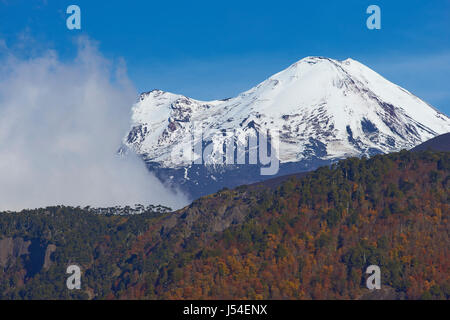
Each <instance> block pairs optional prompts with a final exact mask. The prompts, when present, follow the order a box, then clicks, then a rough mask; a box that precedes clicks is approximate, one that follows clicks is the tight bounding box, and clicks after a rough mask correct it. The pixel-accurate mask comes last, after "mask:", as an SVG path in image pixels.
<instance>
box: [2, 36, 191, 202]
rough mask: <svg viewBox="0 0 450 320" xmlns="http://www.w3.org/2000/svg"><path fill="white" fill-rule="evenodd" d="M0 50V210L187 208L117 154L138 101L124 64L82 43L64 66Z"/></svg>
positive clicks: (47, 56) (137, 164)
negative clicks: (140, 205)
mask: <svg viewBox="0 0 450 320" xmlns="http://www.w3.org/2000/svg"><path fill="white" fill-rule="evenodd" d="M0 44H1V45H0V152H1V154H0V210H19V209H23V208H35V207H43V206H48V205H59V204H63V205H72V206H77V205H80V206H85V205H90V206H113V205H133V204H135V203H141V204H163V205H168V206H170V207H172V208H180V207H182V206H183V205H185V204H187V199H186V197H185V196H183V195H181V194H176V193H173V192H172V191H169V190H168V189H166V188H165V187H164V186H163V185H162V184H161V183H160V182H159V181H158V180H157V179H156V178H155V177H154V176H153V175H151V174H150V173H149V172H148V171H147V170H146V168H145V165H144V163H143V161H141V160H140V159H138V158H137V157H136V156H133V155H132V152H129V153H128V155H127V156H125V157H120V156H118V155H117V153H116V152H117V150H118V149H119V147H120V143H121V141H122V139H123V137H124V134H125V133H126V132H127V130H128V129H129V125H130V124H129V119H130V109H131V106H132V104H133V103H134V102H135V99H136V91H135V90H134V88H133V86H132V85H131V83H130V81H129V80H128V78H127V76H126V70H125V68H124V66H123V64H121V63H119V64H114V63H113V62H111V61H109V60H107V59H105V58H104V57H103V56H102V55H101V54H100V53H99V51H98V49H97V48H96V46H95V44H93V43H92V42H91V41H89V40H87V39H82V38H80V39H79V41H78V53H77V55H76V57H75V59H73V60H71V61H69V62H64V61H61V59H60V58H59V57H58V56H57V54H56V53H55V52H52V51H47V52H45V53H42V54H40V55H39V56H38V57H33V58H19V57H17V56H15V55H14V53H13V52H12V50H9V49H8V48H7V47H6V45H5V44H4V43H0Z"/></svg>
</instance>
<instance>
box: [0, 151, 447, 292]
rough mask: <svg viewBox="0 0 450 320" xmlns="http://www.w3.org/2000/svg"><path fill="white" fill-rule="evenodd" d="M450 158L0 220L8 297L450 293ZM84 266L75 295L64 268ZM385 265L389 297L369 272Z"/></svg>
mask: <svg viewBox="0 0 450 320" xmlns="http://www.w3.org/2000/svg"><path fill="white" fill-rule="evenodd" d="M449 173H450V153H449V152H431V151H424V152H408V151H402V152H399V153H392V154H389V155H377V156H374V157H372V158H370V159H366V158H362V159H359V158H349V159H346V160H342V161H340V162H339V163H336V164H334V165H332V166H330V167H322V168H319V169H318V170H316V171H314V172H310V173H308V174H307V175H305V176H304V177H301V178H290V179H287V180H285V181H284V182H282V183H280V184H278V185H276V186H275V187H273V186H271V187H266V186H264V185H251V186H241V187H238V188H236V189H233V190H225V189H224V190H222V191H220V192H217V193H215V194H212V195H209V196H205V197H202V198H200V199H198V200H196V201H194V202H193V203H192V204H191V205H189V206H188V207H186V208H183V209H181V210H178V211H175V212H171V211H170V210H169V209H168V208H165V207H161V206H148V207H143V206H136V207H135V208H129V207H126V208H104V209H99V208H79V207H78V208H73V207H64V206H55V207H48V208H42V209H36V210H23V211H21V212H2V213H0V270H1V271H0V298H1V299H372V298H374V299H449V298H450V278H449V277H450V276H449V274H450V273H449V271H450V270H449V268H450V259H449V257H450V252H449V250H450V240H449V212H450V210H449V206H450V193H449V189H450V188H449V187H450V175H449ZM71 264H76V265H79V266H80V268H81V270H82V278H81V289H80V290H68V289H67V287H66V279H67V277H68V276H69V275H67V274H66V268H67V266H68V265H71ZM372 264H375V265H378V266H380V268H381V272H382V277H381V281H382V290H379V292H376V293H375V292H370V291H369V290H368V289H367V288H366V286H365V280H366V277H367V276H366V274H365V270H366V268H367V267H368V266H369V265H372Z"/></svg>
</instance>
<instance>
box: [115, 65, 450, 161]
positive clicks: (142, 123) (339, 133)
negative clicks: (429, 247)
mask: <svg viewBox="0 0 450 320" xmlns="http://www.w3.org/2000/svg"><path fill="white" fill-rule="evenodd" d="M132 110H133V114H132V122H133V125H132V128H131V130H130V132H129V134H128V136H127V137H126V138H125V141H124V142H125V144H126V145H128V146H129V147H131V148H132V149H133V150H135V151H136V152H137V153H138V154H141V155H142V156H143V157H144V159H145V160H146V161H147V162H153V163H158V164H159V165H160V166H161V167H163V168H182V167H188V166H189V165H190V163H191V162H192V159H188V158H174V157H173V156H171V154H172V153H173V151H174V148H190V143H191V139H192V123H194V122H195V123H202V126H203V127H204V135H205V136H206V137H208V136H210V137H211V140H212V142H213V144H217V145H220V143H222V142H223V141H215V140H217V136H215V137H214V136H213V134H212V133H213V132H214V131H213V130H215V129H216V130H217V129H219V130H233V129H237V128H239V129H241V130H242V131H243V132H244V133H248V132H251V131H255V130H257V131H259V132H267V131H266V130H267V129H271V130H279V131H280V152H279V156H280V161H281V163H289V162H299V161H302V160H305V159H309V158H318V159H328V160H329V159H338V158H344V157H347V156H362V155H372V154H375V153H387V152H392V151H397V150H401V149H404V148H405V149H410V148H412V147H414V146H416V145H418V144H420V143H422V142H424V141H426V140H428V139H430V138H432V137H434V136H437V135H439V134H443V133H447V132H450V119H449V117H447V116H446V115H444V114H442V113H440V112H439V111H437V110H436V109H434V108H433V107H431V106H430V105H428V104H427V103H425V102H424V101H422V100H420V99H419V98H418V97H416V96H414V95H413V94H411V93H409V92H408V91H406V90H405V89H403V88H401V87H399V86H397V85H395V84H393V83H391V82H389V81H388V80H386V79H385V78H383V77H382V76H380V75H379V74H377V73H376V72H374V71H373V70H371V69H370V68H368V67H366V66H364V65H363V64H361V63H359V62H357V61H355V60H352V59H347V60H344V61H337V60H333V59H328V58H322V57H307V58H304V59H302V60H300V61H298V62H296V63H294V64H293V65H291V66H290V67H289V68H287V69H285V70H283V71H281V72H279V73H277V74H275V75H273V76H271V77H270V78H269V79H267V80H265V81H264V82H262V83H260V84H259V85H257V86H256V87H254V88H252V89H250V90H248V91H246V92H243V93H241V94H240V95H238V96H237V97H235V98H231V99H226V100H215V101H199V100H194V99H191V98H188V97H185V96H183V95H177V94H172V93H168V92H164V91H161V90H153V91H150V92H148V93H144V94H142V95H141V97H140V100H139V101H138V102H137V103H136V104H135V105H134V106H133V109H132Z"/></svg>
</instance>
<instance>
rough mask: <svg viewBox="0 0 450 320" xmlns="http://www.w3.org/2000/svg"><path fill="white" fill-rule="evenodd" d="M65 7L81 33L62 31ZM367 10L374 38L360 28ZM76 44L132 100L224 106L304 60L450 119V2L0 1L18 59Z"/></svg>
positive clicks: (4, 31)
mask: <svg viewBox="0 0 450 320" xmlns="http://www.w3.org/2000/svg"><path fill="white" fill-rule="evenodd" d="M319 2H320V3H319ZM71 4H76V5H78V6H80V8H81V17H82V25H81V26H82V29H81V31H74V30H72V31H71V30H68V29H67V28H66V19H67V17H68V15H67V14H66V8H67V6H69V5H71ZM371 4H376V5H378V6H380V8H381V19H382V22H381V23H382V29H381V30H368V29H367V28H366V19H367V17H368V14H366V8H367V7H368V6H369V5H371ZM79 35H86V36H88V37H89V38H90V39H93V40H95V41H98V44H99V48H100V51H101V52H102V53H103V54H104V55H105V56H106V57H108V58H110V59H120V58H123V59H124V61H125V62H126V65H127V69H128V74H129V77H130V79H131V80H132V81H133V83H134V85H135V87H136V88H137V90H138V91H147V90H151V89H154V88H159V89H163V90H167V91H172V92H176V93H182V94H185V95H187V96H191V97H193V98H197V99H215V98H225V97H230V96H234V95H236V94H238V93H239V92H242V91H244V90H247V89H249V88H250V87H252V86H254V85H256V84H257V83H259V82H260V81H263V80H264V79H265V78H267V77H268V76H270V75H271V74H273V73H276V72H278V71H281V70H282V69H284V68H286V67H288V66H289V65H290V64H291V63H293V62H295V61H297V60H299V59H301V58H303V57H305V56H309V55H319V56H326V57H330V58H336V59H346V58H348V57H351V58H353V59H356V60H359V61H361V62H362V63H364V64H366V65H368V66H369V67H371V68H373V69H374V70H375V71H377V72H379V73H381V74H382V75H383V76H385V77H386V78H388V79H389V80H391V81H393V82H395V83H397V84H399V85H401V86H403V87H405V88H406V89H408V90H409V91H411V92H413V93H414V94H416V95H418V96H419V97H421V98H422V99H424V100H425V101H427V102H429V103H431V104H433V105H434V106H435V107H437V108H438V109H439V110H441V111H443V112H444V113H446V114H447V115H449V114H450V84H449V83H450V81H449V80H448V78H449V75H450V0H433V1H423V0H421V1H418V0H408V1H400V0H399V1H392V0H390V1H380V0H371V1H365V0H347V1H332V0H329V1H300V0H296V1H282V0H279V1H273V0H272V1H244V0H241V1H235V0H227V1H196V0H191V1H151V0H150V1H135V0H128V1H117V0H115V1H114V0H109V1H93V0H87V1H85V0H71V1H64V0H47V1H44V0H35V1H29V0H0V39H3V41H5V43H6V45H7V46H8V47H13V48H15V50H17V51H21V50H22V52H21V54H22V55H32V54H35V53H36V52H39V51H41V50H44V49H49V48H51V49H54V50H55V51H56V52H58V54H59V55H60V57H61V58H62V59H71V58H73V57H74V55H75V54H76V46H75V44H74V39H75V38H76V37H77V36H79ZM23 42H28V43H27V45H26V46H23V45H22V43H23ZM30 43H32V47H33V50H31V51H30V50H29V48H30V46H29V44H30ZM24 48H26V49H24Z"/></svg>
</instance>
